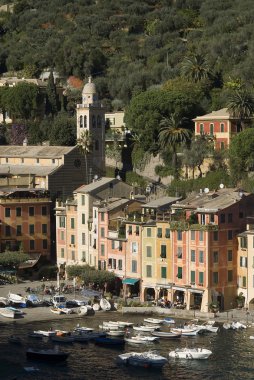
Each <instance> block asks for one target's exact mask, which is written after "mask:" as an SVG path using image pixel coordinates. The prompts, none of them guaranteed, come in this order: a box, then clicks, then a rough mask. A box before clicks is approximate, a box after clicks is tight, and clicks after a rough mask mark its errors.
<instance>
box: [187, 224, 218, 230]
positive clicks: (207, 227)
mask: <svg viewBox="0 0 254 380" xmlns="http://www.w3.org/2000/svg"><path fill="white" fill-rule="evenodd" d="M189 227H190V230H195V231H218V229H219V226H218V225H217V224H191V225H190V226H189Z"/></svg>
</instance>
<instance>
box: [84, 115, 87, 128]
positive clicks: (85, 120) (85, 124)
mask: <svg viewBox="0 0 254 380" xmlns="http://www.w3.org/2000/svg"><path fill="white" fill-rule="evenodd" d="M86 127H87V116H86V115H85V116H84V128H86Z"/></svg>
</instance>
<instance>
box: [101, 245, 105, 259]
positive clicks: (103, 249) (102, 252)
mask: <svg viewBox="0 0 254 380" xmlns="http://www.w3.org/2000/svg"><path fill="white" fill-rule="evenodd" d="M101 256H105V245H104V244H101Z"/></svg>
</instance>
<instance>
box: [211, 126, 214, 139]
mask: <svg viewBox="0 0 254 380" xmlns="http://www.w3.org/2000/svg"><path fill="white" fill-rule="evenodd" d="M213 133H214V125H213V124H210V136H213Z"/></svg>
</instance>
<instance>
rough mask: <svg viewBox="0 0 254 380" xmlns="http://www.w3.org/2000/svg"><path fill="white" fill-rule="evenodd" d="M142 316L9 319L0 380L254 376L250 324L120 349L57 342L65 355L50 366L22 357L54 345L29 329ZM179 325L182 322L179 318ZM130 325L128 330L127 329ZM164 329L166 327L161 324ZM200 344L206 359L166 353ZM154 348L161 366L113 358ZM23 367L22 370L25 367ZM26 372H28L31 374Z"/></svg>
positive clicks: (2, 334) (0, 348)
mask: <svg viewBox="0 0 254 380" xmlns="http://www.w3.org/2000/svg"><path fill="white" fill-rule="evenodd" d="M143 319H144V316H141V315H138V316H137V315H123V316H122V315H121V314H120V313H111V312H109V313H105V312H98V313H97V314H96V315H95V316H85V317H83V318H82V319H76V320H62V321H61V320H57V321H52V322H36V323H33V324H24V323H19V321H17V322H15V321H14V322H13V323H10V324H3V323H2V324H1V326H0V379H1V380H14V379H15V380H21V379H26V380H29V379H36V380H45V379H48V380H70V379H71V380H85V379H87V380H90V379H94V380H102V379H103V380H116V379H117V380H119V379H125V380H134V379H146V380H149V379H156V380H164V379H172V380H192V379H193V380H204V379H207V380H212V379H213V380H215V379H216V380H217V379H218V380H221V379H225V380H236V379H237V380H238V379H244V380H248V379H254V360H253V358H254V340H250V338H249V337H250V335H254V327H253V328H252V327H250V328H248V329H246V330H241V331H232V330H224V329H223V328H222V327H221V328H220V330H219V332H218V333H217V334H214V333H207V334H203V335H197V336H195V337H185V338H183V337H182V338H181V339H179V340H175V341H173V340H167V339H160V340H159V341H158V342H156V343H149V344H144V345H130V344H127V343H126V344H125V348H124V349H112V348H107V347H98V346H96V345H95V344H94V343H92V342H89V343H74V344H71V345H67V344H61V347H60V349H61V350H64V351H67V352H68V353H69V354H70V355H69V357H68V360H67V361H66V362H65V363H58V364H50V363H48V364H47V363H42V362H30V361H27V360H26V349H27V348H29V347H33V348H53V347H54V344H53V343H52V342H50V340H48V338H45V339H44V338H43V340H36V339H32V338H30V337H28V333H29V332H31V331H33V330H38V329H42V330H48V329H49V328H50V327H51V328H52V329H61V330H72V329H73V328H74V327H75V326H76V324H77V323H79V324H80V326H86V327H93V328H94V329H96V330H98V326H99V324H101V323H102V322H103V321H109V320H114V321H116V320H125V321H129V322H134V323H138V324H141V323H142V322H143ZM177 323H179V324H181V323H183V321H182V320H181V321H180V320H179V321H177ZM131 330H132V329H131V328H130V331H131ZM163 330H164V331H167V330H168V327H165V326H163ZM11 335H15V336H19V337H20V338H21V339H22V343H21V345H18V344H13V343H9V342H8V338H9V337H10V336H11ZM186 346H187V347H202V348H207V349H210V350H211V351H212V352H213V354H212V356H211V357H210V358H209V359H208V360H179V359H176V360H175V359H169V358H168V353H169V351H172V350H174V349H176V348H178V347H186ZM149 350H154V351H156V352H158V353H159V354H161V355H163V356H165V357H166V358H167V359H168V363H167V364H166V365H165V366H164V367H163V368H162V370H158V369H153V370H151V369H145V368H133V367H130V366H127V367H125V366H119V365H118V364H117V363H116V358H117V356H118V355H119V354H121V353H123V352H130V351H137V352H141V351H149ZM27 367H28V368H27ZM24 368H27V370H28V372H27V370H25V369H24ZM30 371H31V372H30Z"/></svg>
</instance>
